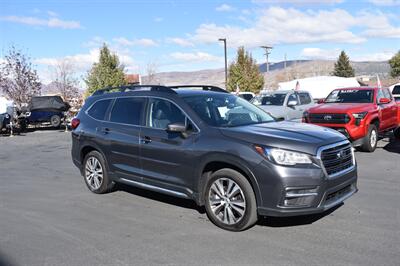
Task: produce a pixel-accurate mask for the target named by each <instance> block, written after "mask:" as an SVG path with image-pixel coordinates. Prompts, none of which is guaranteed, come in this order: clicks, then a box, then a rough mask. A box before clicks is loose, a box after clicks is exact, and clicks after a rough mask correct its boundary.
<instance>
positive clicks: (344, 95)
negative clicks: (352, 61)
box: [303, 87, 400, 152]
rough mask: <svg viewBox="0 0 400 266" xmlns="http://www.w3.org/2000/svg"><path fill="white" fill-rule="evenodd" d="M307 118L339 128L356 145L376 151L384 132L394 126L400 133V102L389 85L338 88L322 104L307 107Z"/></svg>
mask: <svg viewBox="0 0 400 266" xmlns="http://www.w3.org/2000/svg"><path fill="white" fill-rule="evenodd" d="M303 122H306V123H312V124H316V125H320V126H325V127H329V128H332V129H336V130H338V131H339V132H341V133H343V134H344V135H345V136H347V138H348V139H349V140H351V141H352V143H353V146H359V147H360V148H361V150H363V151H368V152H373V151H374V150H375V148H376V145H377V142H378V139H379V134H380V133H385V132H387V131H391V130H393V131H394V135H395V136H396V137H397V138H399V137H400V136H399V135H400V128H399V125H400V103H396V101H395V100H394V98H393V96H392V95H391V93H390V91H389V90H388V89H387V88H375V87H358V88H345V89H337V90H334V91H332V92H331V93H330V94H329V96H328V97H327V98H326V99H325V100H323V101H322V102H321V104H319V105H317V106H315V107H312V108H310V109H308V110H307V111H305V112H304V114H303Z"/></svg>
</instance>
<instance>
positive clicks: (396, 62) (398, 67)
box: [389, 51, 400, 78]
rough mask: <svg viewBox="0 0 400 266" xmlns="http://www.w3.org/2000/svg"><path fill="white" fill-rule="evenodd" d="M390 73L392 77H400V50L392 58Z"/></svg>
mask: <svg viewBox="0 0 400 266" xmlns="http://www.w3.org/2000/svg"><path fill="white" fill-rule="evenodd" d="M389 65H390V69H391V70H390V75H391V76H392V77H394V78H395V77H400V51H398V52H397V54H395V55H394V56H393V57H392V58H391V59H390V60H389Z"/></svg>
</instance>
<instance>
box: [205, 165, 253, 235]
mask: <svg viewBox="0 0 400 266" xmlns="http://www.w3.org/2000/svg"><path fill="white" fill-rule="evenodd" d="M205 205H206V206H205V207H206V212H207V215H208V217H209V219H210V220H211V221H212V222H213V223H214V224H215V225H217V226H218V227H221V228H223V229H225V230H230V231H242V230H245V229H247V228H249V227H251V226H252V225H254V224H255V223H256V222H257V204H256V198H255V195H254V191H253V188H252V187H251V185H250V183H249V181H248V180H247V179H246V178H245V177H244V176H243V175H242V174H241V173H239V172H237V171H235V170H232V169H228V168H225V169H221V170H218V171H216V172H214V173H213V174H211V176H210V179H209V180H208V182H207V185H206V189H205Z"/></svg>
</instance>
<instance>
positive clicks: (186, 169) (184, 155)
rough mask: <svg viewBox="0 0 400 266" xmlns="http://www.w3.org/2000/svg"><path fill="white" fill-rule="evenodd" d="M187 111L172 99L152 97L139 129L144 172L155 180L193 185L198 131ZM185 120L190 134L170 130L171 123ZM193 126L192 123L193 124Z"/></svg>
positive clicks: (150, 178)
mask: <svg viewBox="0 0 400 266" xmlns="http://www.w3.org/2000/svg"><path fill="white" fill-rule="evenodd" d="M188 121H189V120H188V119H187V118H186V116H185V114H184V113H183V112H182V111H181V110H180V109H179V108H178V107H177V106H176V105H175V104H174V103H172V102H170V101H168V100H165V99H159V98H151V99H149V102H148V105H147V112H146V127H143V128H142V130H141V132H140V138H141V143H142V144H141V153H140V154H141V166H142V170H143V176H144V177H145V178H147V179H148V180H150V181H153V182H163V183H168V184H172V185H179V186H183V187H192V184H191V182H192V181H191V180H192V173H193V169H194V167H193V164H194V162H193V145H194V144H193V143H194V141H193V140H194V138H195V135H196V134H195V133H193V132H192V133H191V132H190V130H191V126H190V123H189V122H188ZM177 122H178V123H184V124H186V125H187V128H188V130H189V134H187V135H186V137H184V136H183V135H182V133H176V132H168V131H167V126H168V124H170V123H177ZM192 128H193V127H192Z"/></svg>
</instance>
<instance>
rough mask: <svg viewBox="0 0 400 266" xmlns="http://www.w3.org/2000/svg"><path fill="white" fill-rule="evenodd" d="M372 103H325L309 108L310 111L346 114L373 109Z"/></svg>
mask: <svg viewBox="0 0 400 266" xmlns="http://www.w3.org/2000/svg"><path fill="white" fill-rule="evenodd" d="M372 105H373V104H372V103H323V104H319V105H317V106H315V107H312V108H310V109H309V110H308V112H309V113H334V114H345V113H348V112H349V111H350V112H351V113H359V112H365V111H368V110H371V106H372Z"/></svg>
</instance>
